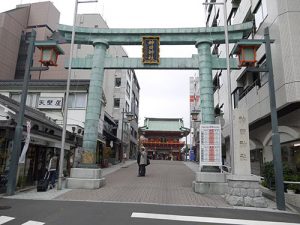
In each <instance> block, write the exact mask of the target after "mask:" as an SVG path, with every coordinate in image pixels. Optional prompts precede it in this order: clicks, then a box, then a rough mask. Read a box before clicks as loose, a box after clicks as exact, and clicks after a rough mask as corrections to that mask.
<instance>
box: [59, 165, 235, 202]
mask: <svg viewBox="0 0 300 225" xmlns="http://www.w3.org/2000/svg"><path fill="white" fill-rule="evenodd" d="M137 170H138V169H137V164H136V163H134V164H132V165H130V166H128V167H126V168H121V169H120V170H118V171H117V172H115V173H111V174H109V175H107V176H106V179H107V184H106V185H105V186H104V187H103V188H100V189H97V190H72V191H69V192H67V193H65V194H63V195H60V196H58V197H57V198H56V199H58V200H84V201H110V202H139V203H155V204H172V205H195V206H213V207H230V206H229V205H227V204H226V202H225V201H224V198H223V197H222V196H219V195H199V194H196V193H194V192H193V191H192V182H193V180H194V179H195V174H194V172H193V171H192V170H191V169H190V168H189V167H187V166H186V165H185V164H184V163H183V162H181V161H161V160H157V161H155V160H152V161H151V164H150V165H149V166H147V172H146V176H145V177H137Z"/></svg>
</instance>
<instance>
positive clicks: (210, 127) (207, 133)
mask: <svg viewBox="0 0 300 225" xmlns="http://www.w3.org/2000/svg"><path fill="white" fill-rule="evenodd" d="M221 165H222V143H221V125H220V124H201V125H200V166H221Z"/></svg>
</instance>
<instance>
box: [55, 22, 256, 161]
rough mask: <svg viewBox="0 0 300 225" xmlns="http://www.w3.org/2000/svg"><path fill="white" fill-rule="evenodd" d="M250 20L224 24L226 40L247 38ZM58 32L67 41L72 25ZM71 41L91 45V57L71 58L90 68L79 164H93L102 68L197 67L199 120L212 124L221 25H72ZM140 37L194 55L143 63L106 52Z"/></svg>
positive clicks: (223, 66) (234, 61) (221, 61)
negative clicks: (185, 49)
mask: <svg viewBox="0 0 300 225" xmlns="http://www.w3.org/2000/svg"><path fill="white" fill-rule="evenodd" d="M252 26H253V25H252V23H251V22H249V23H244V24H238V25H233V26H229V27H228V37H229V42H230V43H236V42H238V41H240V40H241V39H243V38H245V37H248V35H249V34H250V32H251V30H252ZM59 32H60V33H61V34H62V35H63V36H64V38H65V40H66V41H67V42H71V33H72V26H66V25H60V27H59ZM75 32H76V36H75V44H85V45H93V46H94V54H93V56H92V55H90V56H87V57H86V58H76V59H74V60H73V63H72V68H74V69H91V80H90V88H89V95H88V105H87V112H86V119H85V132H84V137H83V148H84V150H85V153H84V155H83V163H85V164H94V163H95V152H96V146H97V136H98V123H99V116H100V112H101V107H102V106H101V96H102V85H103V77H104V70H105V69H175V70H179V69H184V70H189V69H191V70H196V69H199V76H200V96H201V102H200V107H201V112H202V123H203V124H213V123H214V122H215V118H214V99H213V81H212V70H216V69H226V59H222V58H217V57H214V56H213V55H212V54H211V46H212V44H223V43H225V36H224V28H223V27H209V28H170V29H164V28H161V29H109V28H103V29H99V28H86V27H76V28H75ZM143 36H159V37H160V44H161V45H194V46H196V48H197V49H198V55H193V56H192V58H161V59H160V64H158V65H149V64H143V63H142V59H140V58H112V57H110V56H108V55H107V54H106V50H107V49H108V47H109V46H110V45H141V44H142V37H143ZM237 65H238V63H237V59H230V67H231V69H239V68H238V66H237Z"/></svg>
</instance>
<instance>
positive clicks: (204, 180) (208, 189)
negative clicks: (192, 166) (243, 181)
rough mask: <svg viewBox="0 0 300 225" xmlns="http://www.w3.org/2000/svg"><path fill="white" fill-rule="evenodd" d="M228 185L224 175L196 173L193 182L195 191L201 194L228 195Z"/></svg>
mask: <svg viewBox="0 0 300 225" xmlns="http://www.w3.org/2000/svg"><path fill="white" fill-rule="evenodd" d="M227 186H228V185H227V183H226V179H225V174H224V173H213V172H196V180H195V181H193V184H192V187H193V191H194V192H196V193H199V194H215V195H224V194H225V193H227Z"/></svg>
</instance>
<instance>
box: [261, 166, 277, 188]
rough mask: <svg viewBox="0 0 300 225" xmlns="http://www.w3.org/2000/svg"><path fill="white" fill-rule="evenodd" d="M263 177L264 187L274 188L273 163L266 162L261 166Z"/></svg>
mask: <svg viewBox="0 0 300 225" xmlns="http://www.w3.org/2000/svg"><path fill="white" fill-rule="evenodd" d="M263 177H264V181H265V185H266V187H267V188H269V189H274V188H275V173H274V165H273V162H266V163H264V166H263Z"/></svg>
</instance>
